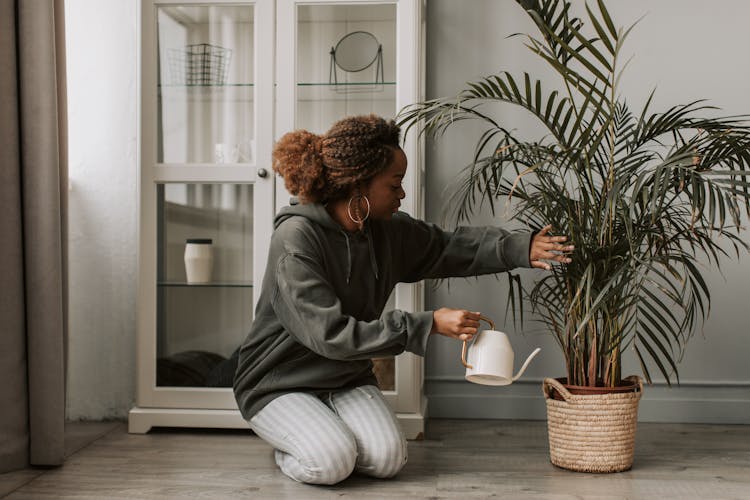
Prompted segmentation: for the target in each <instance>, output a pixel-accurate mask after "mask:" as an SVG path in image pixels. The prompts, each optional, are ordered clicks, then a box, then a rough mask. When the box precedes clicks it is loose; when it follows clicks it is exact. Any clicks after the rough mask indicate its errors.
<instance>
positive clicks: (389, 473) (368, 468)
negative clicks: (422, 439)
mask: <svg viewBox="0 0 750 500" xmlns="http://www.w3.org/2000/svg"><path fill="white" fill-rule="evenodd" d="M369 452H370V453H369V457H368V458H369V460H368V462H369V463H367V464H361V466H360V468H359V469H360V470H361V471H362V472H364V473H365V474H367V475H369V476H373V477H378V478H383V479H385V478H389V477H393V476H395V475H396V474H398V473H399V472H400V471H401V469H403V468H404V465H406V461H407V458H408V454H407V447H406V440H405V439H404V438H403V437H401V436H400V435H399V436H393V437H392V438H390V439H385V440H382V441H381V442H379V443H378V445H377V446H374V447H373V448H372V449H370V450H369Z"/></svg>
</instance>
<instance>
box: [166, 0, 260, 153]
mask: <svg viewBox="0 0 750 500" xmlns="http://www.w3.org/2000/svg"><path fill="white" fill-rule="evenodd" d="M254 26H255V23H254V6H253V5H165V6H159V7H157V40H156V41H157V47H158V52H157V56H158V61H157V64H158V104H157V106H158V109H157V113H158V116H157V134H158V144H157V148H158V149H157V162H158V163H167V164H174V163H216V164H237V163H252V162H253V155H254V153H255V130H254V126H253V123H254V115H255V106H254V102H253V101H254V100H253V95H254V92H253V91H254V88H253V87H254V76H255V75H254V71H253V68H254V66H255V61H254V50H253V40H254Z"/></svg>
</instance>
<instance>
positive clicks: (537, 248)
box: [529, 224, 575, 271]
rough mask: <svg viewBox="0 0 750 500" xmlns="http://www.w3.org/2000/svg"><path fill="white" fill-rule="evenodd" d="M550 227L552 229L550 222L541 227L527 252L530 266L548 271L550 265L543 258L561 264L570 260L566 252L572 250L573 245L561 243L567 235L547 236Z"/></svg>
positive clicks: (565, 239) (568, 262) (550, 267)
mask: <svg viewBox="0 0 750 500" xmlns="http://www.w3.org/2000/svg"><path fill="white" fill-rule="evenodd" d="M550 229H552V225H551V224H550V225H548V226H545V227H543V228H542V230H541V231H539V232H538V233H536V234H535V235H534V238H533V239H532V240H531V251H530V252H529V261H531V267H538V268H539V269H546V270H547V271H549V270H550V269H552V266H550V264H549V263H548V262H543V260H552V261H556V262H560V263H562V264H570V263H571V262H572V259H571V258H570V257H568V255H567V253H568V252H572V251H573V249H574V248H575V246H573V245H563V244H562V243H563V242H565V241H567V240H568V237H567V236H547V233H548V232H549V230H550Z"/></svg>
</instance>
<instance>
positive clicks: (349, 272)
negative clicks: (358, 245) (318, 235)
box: [341, 231, 352, 285]
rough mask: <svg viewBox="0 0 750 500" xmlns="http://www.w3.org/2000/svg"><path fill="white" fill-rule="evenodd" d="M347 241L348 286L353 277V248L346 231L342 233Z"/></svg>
mask: <svg viewBox="0 0 750 500" xmlns="http://www.w3.org/2000/svg"><path fill="white" fill-rule="evenodd" d="M341 232H342V233H343V234H344V239H346V284H347V285H348V284H349V280H350V279H351V277H352V247H351V245H350V244H349V235H348V234H346V231H341Z"/></svg>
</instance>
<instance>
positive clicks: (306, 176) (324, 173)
mask: <svg viewBox="0 0 750 500" xmlns="http://www.w3.org/2000/svg"><path fill="white" fill-rule="evenodd" d="M399 134H400V128H399V127H398V125H396V123H395V122H394V121H393V120H385V119H383V118H381V117H379V116H376V115H362V116H351V117H348V118H344V119H343V120H339V121H338V122H336V123H335V124H334V125H333V126H332V127H331V129H330V130H329V131H328V132H326V133H325V134H324V135H317V134H313V133H311V132H308V131H307V130H295V131H294V132H289V133H287V134H285V135H284V136H283V137H282V138H281V139H280V140H279V142H277V143H276V146H275V147H274V149H273V169H274V171H276V172H278V173H279V174H280V175H281V176H282V177H283V178H284V184H285V185H286V189H287V191H289V192H290V193H291V194H293V195H295V196H298V197H299V198H300V201H301V202H303V203H314V202H320V203H325V202H328V201H333V200H337V199H341V198H344V197H346V196H347V195H348V194H349V193H350V192H351V189H352V187H354V186H356V185H358V184H360V183H362V182H367V181H368V180H370V179H372V178H373V177H374V176H375V175H377V174H378V173H379V172H381V171H382V170H383V169H385V168H386V167H387V166H388V165H390V163H391V161H392V160H393V152H394V150H396V149H398V148H399V147H400V146H399Z"/></svg>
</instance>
